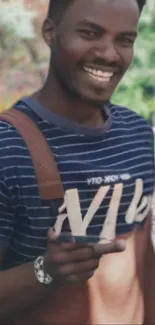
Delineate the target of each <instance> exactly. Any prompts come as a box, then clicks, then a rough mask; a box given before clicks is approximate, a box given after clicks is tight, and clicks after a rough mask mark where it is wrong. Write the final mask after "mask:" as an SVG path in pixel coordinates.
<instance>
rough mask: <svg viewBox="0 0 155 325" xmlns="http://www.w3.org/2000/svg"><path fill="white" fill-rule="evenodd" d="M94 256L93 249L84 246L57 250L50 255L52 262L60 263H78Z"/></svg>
mask: <svg viewBox="0 0 155 325" xmlns="http://www.w3.org/2000/svg"><path fill="white" fill-rule="evenodd" d="M90 259H95V258H94V251H93V249H92V247H84V248H82V249H77V250H70V251H69V250H59V251H57V254H54V255H53V256H52V262H53V263H55V264H57V265H61V264H69V263H78V262H83V261H88V260H90Z"/></svg>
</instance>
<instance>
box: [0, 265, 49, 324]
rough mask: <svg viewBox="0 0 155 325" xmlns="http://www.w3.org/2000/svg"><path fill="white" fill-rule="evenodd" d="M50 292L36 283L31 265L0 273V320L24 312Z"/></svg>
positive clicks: (47, 288)
mask: <svg viewBox="0 0 155 325" xmlns="http://www.w3.org/2000/svg"><path fill="white" fill-rule="evenodd" d="M49 291H51V286H50V285H48V286H44V285H43V284H40V283H39V282H37V280H36V278H35V274H34V270H33V263H32V262H30V263H27V264H24V265H21V266H18V267H16V268H13V269H10V270H6V271H1V272H0V319H3V318H4V319H5V318H10V317H14V316H16V315H18V314H20V313H21V312H24V311H25V310H27V309H28V308H29V307H32V305H33V304H35V303H37V301H38V302H39V300H40V299H41V298H43V296H44V295H45V296H46V295H47V294H48V292H49Z"/></svg>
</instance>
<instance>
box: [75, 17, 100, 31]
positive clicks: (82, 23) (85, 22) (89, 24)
mask: <svg viewBox="0 0 155 325" xmlns="http://www.w3.org/2000/svg"><path fill="white" fill-rule="evenodd" d="M82 26H83V27H91V28H95V29H98V30H104V28H103V27H102V26H100V25H98V24H96V23H94V22H93V21H91V20H88V19H84V20H80V21H78V23H77V27H82Z"/></svg>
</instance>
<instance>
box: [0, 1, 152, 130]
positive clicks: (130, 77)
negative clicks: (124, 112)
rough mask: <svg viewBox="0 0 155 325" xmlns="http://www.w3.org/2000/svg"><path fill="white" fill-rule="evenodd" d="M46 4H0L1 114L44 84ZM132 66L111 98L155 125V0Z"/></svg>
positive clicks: (148, 8) (147, 12)
mask: <svg viewBox="0 0 155 325" xmlns="http://www.w3.org/2000/svg"><path fill="white" fill-rule="evenodd" d="M47 8H48V0H0V111H2V110H5V109H7V108H9V106H10V105H11V104H12V103H13V102H15V101H16V100H17V99H18V98H19V97H21V96H23V95H27V94H31V93H32V92H33V91H35V90H36V89H38V87H40V86H41V85H42V83H43V82H44V80H45V76H46V72H47V69H48V58H49V51H48V48H47V47H46V46H45V44H44V42H43V40H42V37H41V24H42V21H43V20H44V17H45V15H46V11H47ZM139 31H140V34H139V37H138V39H137V42H136V46H135V59H134V62H133V65H132V67H131V68H130V70H129V72H128V73H127V75H126V77H125V78H124V79H123V81H122V82H121V84H120V85H119V87H118V88H117V90H116V92H115V94H114V96H113V98H112V100H113V102H115V103H119V104H122V105H126V106H128V107H129V108H130V109H132V110H135V111H137V113H139V114H140V115H142V116H144V117H145V118H146V119H147V120H148V121H149V122H150V123H152V124H153V125H155V0H148V3H147V6H146V7H145V10H144V12H143V15H142V18H141V23H140V26H139Z"/></svg>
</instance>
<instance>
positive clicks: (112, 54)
mask: <svg viewBox="0 0 155 325" xmlns="http://www.w3.org/2000/svg"><path fill="white" fill-rule="evenodd" d="M94 54H95V57H96V59H97V58H98V59H100V60H103V61H105V62H107V63H114V62H118V61H119V60H120V56H119V53H118V50H117V48H116V45H115V44H114V42H112V41H105V42H101V41H100V42H99V43H98V44H96V48H95V49H94Z"/></svg>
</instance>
